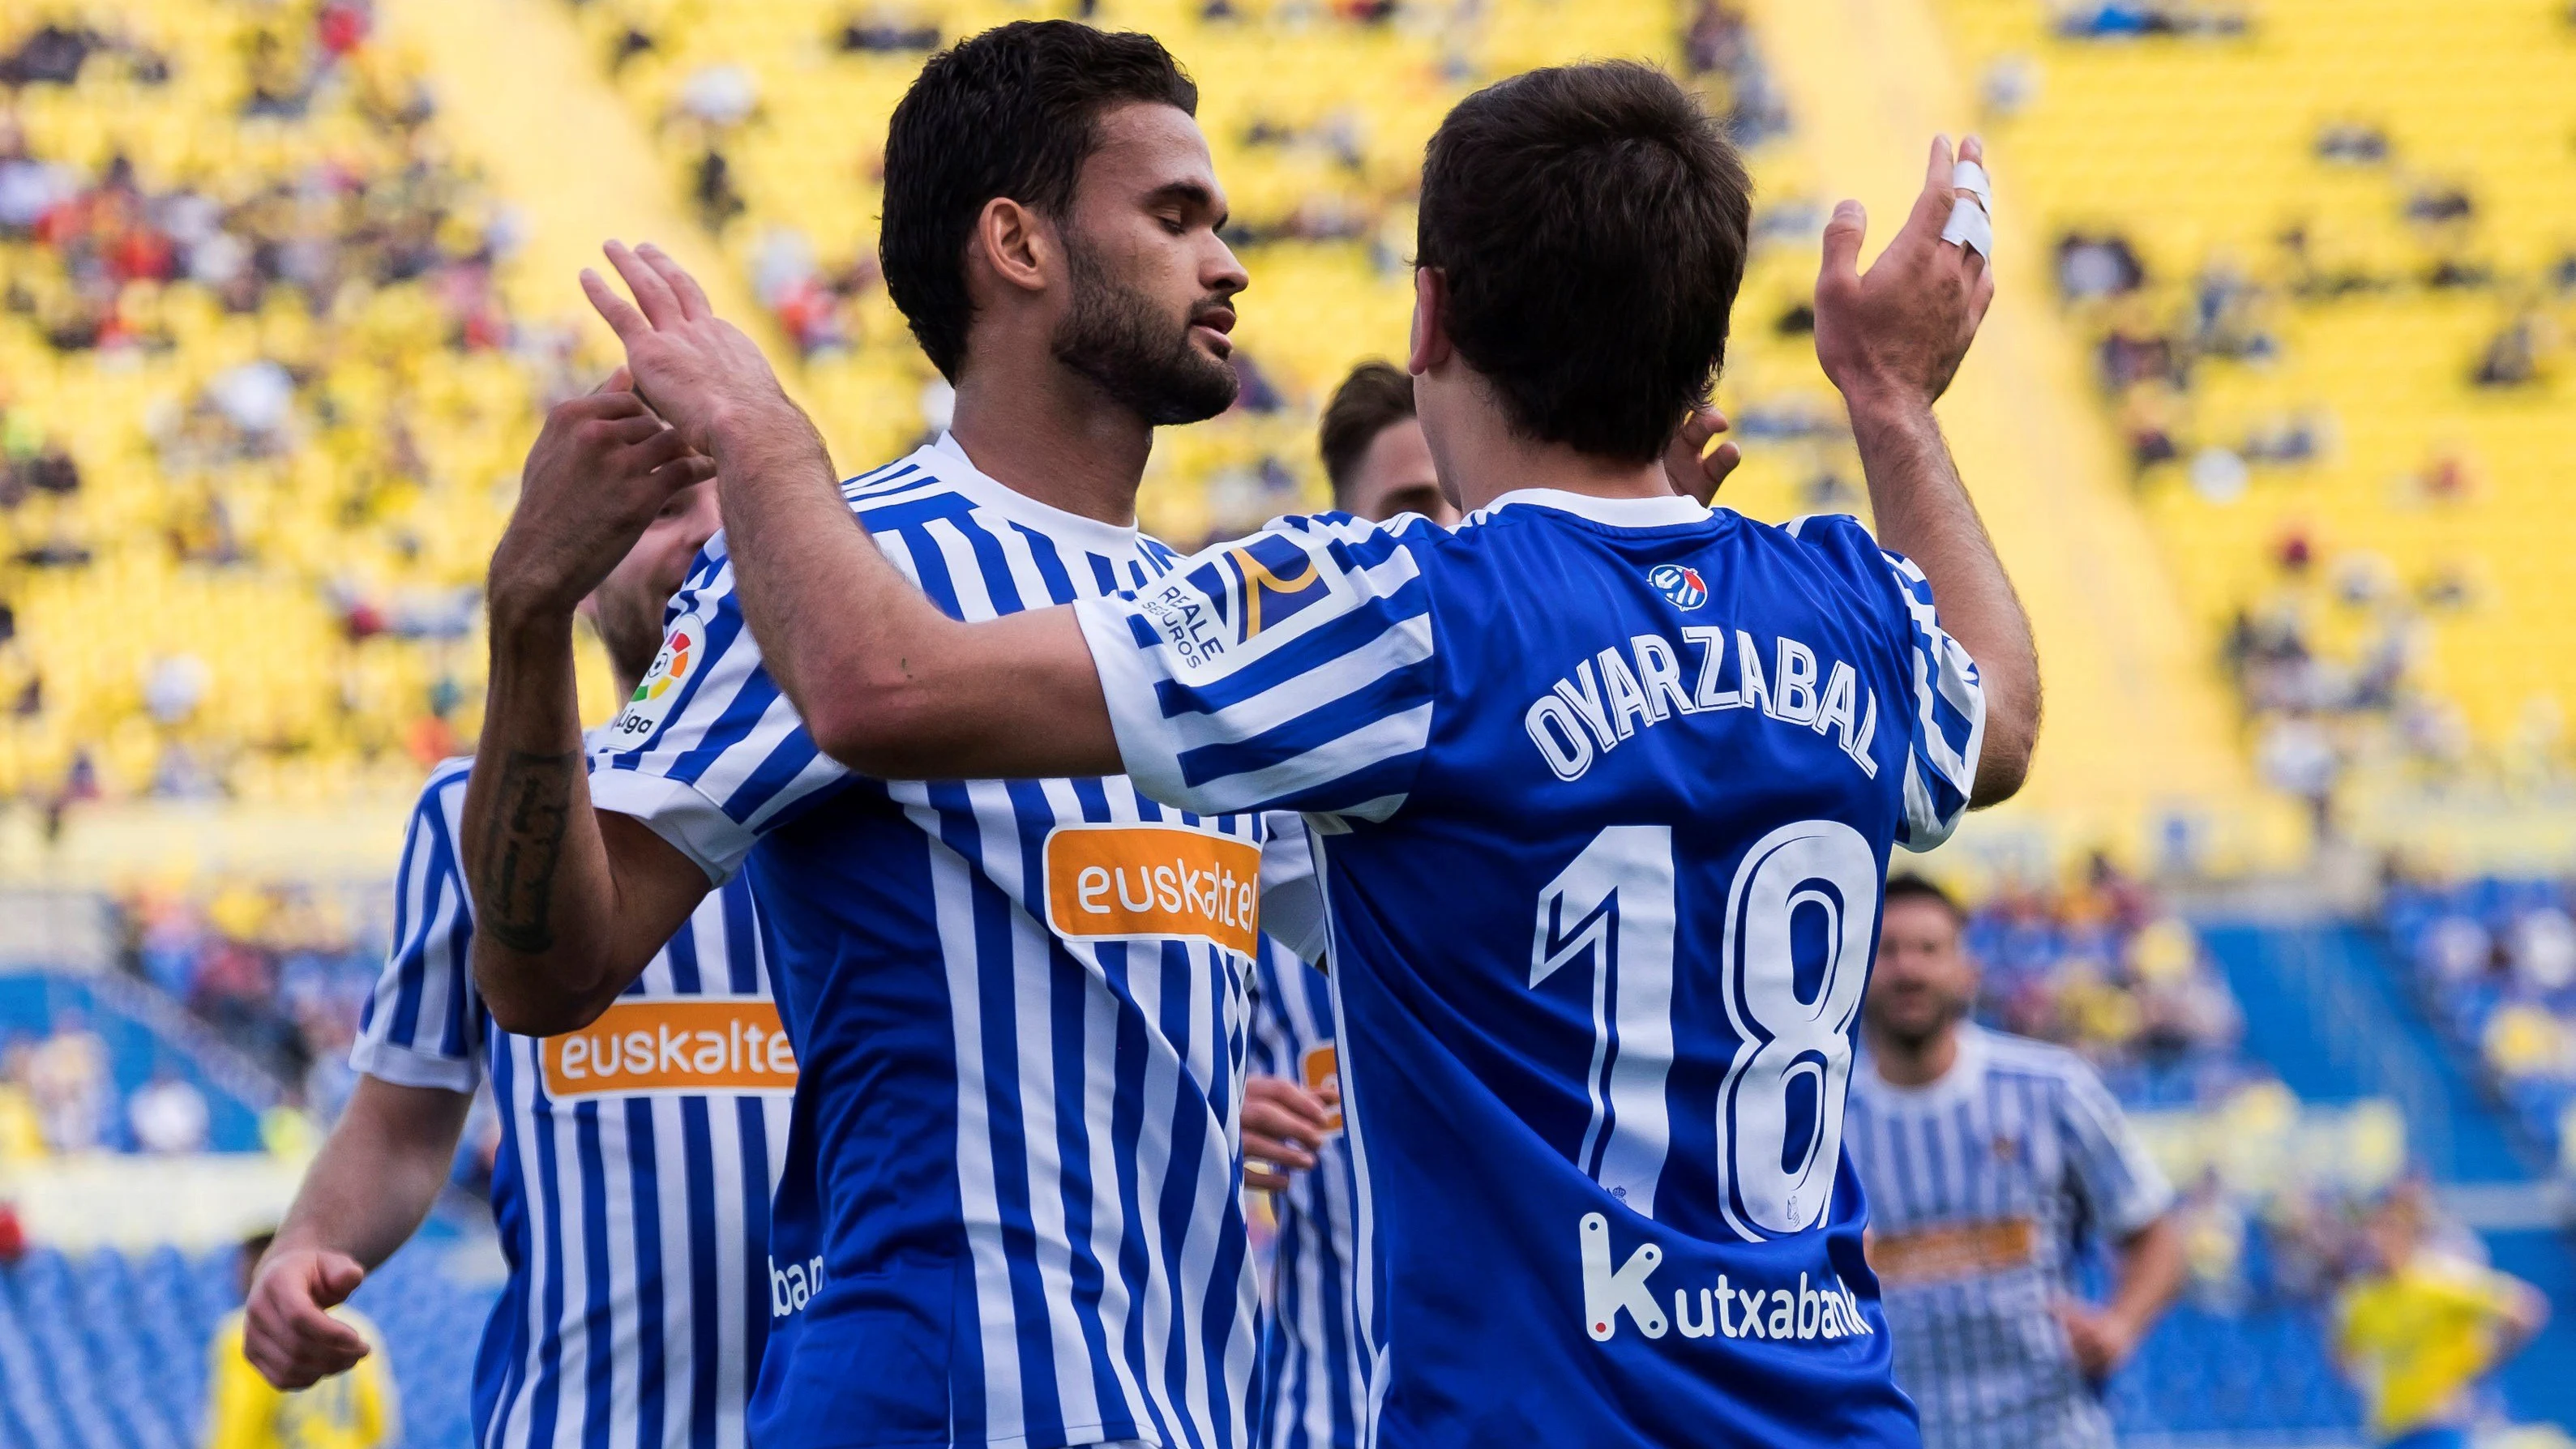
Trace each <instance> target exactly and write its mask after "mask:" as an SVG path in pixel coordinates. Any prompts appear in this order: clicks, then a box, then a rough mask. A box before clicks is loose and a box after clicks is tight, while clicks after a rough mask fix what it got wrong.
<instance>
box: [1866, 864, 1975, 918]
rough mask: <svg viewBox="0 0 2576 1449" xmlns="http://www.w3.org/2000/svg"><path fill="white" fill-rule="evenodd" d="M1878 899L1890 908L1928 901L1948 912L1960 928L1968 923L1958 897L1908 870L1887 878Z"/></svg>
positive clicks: (1965, 912)
mask: <svg viewBox="0 0 2576 1449" xmlns="http://www.w3.org/2000/svg"><path fill="white" fill-rule="evenodd" d="M1880 899H1881V900H1882V901H1883V902H1884V903H1885V905H1891V906H1892V905H1894V904H1896V903H1897V902H1898V901H1930V902H1931V903H1933V904H1934V905H1936V906H1939V907H1940V908H1941V909H1943V910H1945V911H1948V912H1949V913H1950V919H1951V920H1953V921H1956V922H1958V923H1959V924H1960V925H1962V926H1964V925H1966V924H1967V923H1968V913H1967V911H1966V910H1965V909H1964V908H1962V907H1961V906H1960V904H1959V900H1958V897H1956V896H1953V895H1951V894H1950V893H1949V892H1948V891H1945V890H1943V889H1941V888H1940V887H1939V886H1937V885H1934V884H1933V883H1932V881H1931V880H1930V879H1929V878H1928V877H1925V876H1919V875H1916V874H1915V873H1914V872H1912V871H1910V870H1908V871H1899V872H1897V873H1896V874H1894V875H1892V876H1889V877H1888V878H1887V889H1886V890H1885V891H1884V892H1882V893H1881V896H1880Z"/></svg>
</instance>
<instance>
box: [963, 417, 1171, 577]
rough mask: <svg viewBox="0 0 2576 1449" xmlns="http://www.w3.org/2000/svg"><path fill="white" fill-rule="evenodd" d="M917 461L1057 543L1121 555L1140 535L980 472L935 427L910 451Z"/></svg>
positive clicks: (984, 504) (1132, 528) (1130, 526)
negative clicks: (934, 433) (931, 436)
mask: <svg viewBox="0 0 2576 1449" xmlns="http://www.w3.org/2000/svg"><path fill="white" fill-rule="evenodd" d="M914 457H915V459H916V460H917V461H919V462H920V463H921V465H922V466H923V467H924V468H925V469H927V470H929V471H930V472H931V473H933V474H936V475H937V476H938V478H939V481H940V482H942V483H945V484H947V485H949V486H950V487H952V488H954V489H956V490H957V491H958V492H960V493H963V494H965V495H966V496H967V497H969V498H972V499H973V500H975V504H976V506H977V507H979V508H989V509H991V510H993V511H994V512H995V513H998V514H1000V515H1002V516H1003V517H1004V518H1007V519H1010V520H1011V521H1012V522H1014V523H1018V524H1022V525H1025V526H1026V527H1028V528H1029V529H1031V530H1033V531H1035V532H1037V533H1040V534H1043V535H1045V536H1046V537H1047V538H1049V539H1051V540H1053V541H1055V542H1056V543H1059V544H1066V543H1070V544H1076V545H1079V546H1081V547H1084V548H1089V549H1095V550H1097V551H1099V552H1101V553H1105V554H1113V555H1123V554H1124V553H1126V552H1128V551H1131V550H1133V549H1134V548H1135V547H1136V541H1137V540H1138V539H1139V538H1141V537H1143V534H1141V533H1140V532H1139V531H1138V530H1137V529H1136V527H1135V525H1133V524H1128V525H1125V526H1123V527H1122V526H1121V525H1118V524H1115V523H1103V522H1101V521H1100V520H1099V519H1097V518H1085V517H1084V516H1082V515H1081V514H1079V513H1068V512H1066V511H1065V510H1063V509H1061V508H1058V507H1056V506H1055V505H1054V504H1052V503H1041V502H1039V501H1038V500H1037V499H1035V498H1031V497H1030V496H1029V495H1027V494H1025V493H1022V492H1020V491H1019V490H1018V489H1016V488H1013V487H1012V486H1011V485H1009V484H1007V483H1004V482H1001V481H1000V480H998V479H995V478H991V477H988V476H986V475H985V473H984V471H983V470H982V469H980V468H978V467H976V466H975V461H974V460H973V459H971V458H969V457H967V456H966V450H965V449H964V448H963V447H960V446H959V445H958V442H957V436H956V435H955V434H954V433H951V432H949V431H947V430H946V429H944V428H943V429H941V430H940V434H939V439H938V441H936V442H933V443H928V444H925V445H924V446H923V447H922V449H921V451H920V452H919V453H917V454H915V455H914Z"/></svg>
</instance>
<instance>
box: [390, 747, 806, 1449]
mask: <svg viewBox="0 0 2576 1449" xmlns="http://www.w3.org/2000/svg"><path fill="white" fill-rule="evenodd" d="M471 763H472V762H471V761H469V760H450V761H448V762H446V763H445V764H442V765H440V766H439V767H438V768H437V769H436V770H435V771H433V772H432V773H431V775H430V778H429V784H428V786H427V787H426V788H425V789H423V790H422V792H421V797H420V804H419V805H418V806H417V807H416V808H415V809H414V811H413V812H412V819H411V827H410V833H409V835H408V837H407V838H406V839H405V841H404V843H403V854H402V869H401V875H400V877H399V879H398V880H397V882H396V886H397V890H398V892H399V894H398V896H397V908H396V911H395V917H394V940H395V945H394V951H393V955H392V958H391V959H390V960H388V961H387V962H386V963H385V970H384V974H383V977H382V978H381V979H380V980H379V981H378V982H377V983H376V990H375V994H374V996H372V997H371V998H369V1000H368V1002H367V1006H366V1011H365V1015H364V1018H363V1021H362V1024H361V1025H360V1027H359V1032H358V1041H357V1045H356V1046H355V1047H354V1048H353V1049H352V1050H351V1052H350V1062H351V1065H353V1066H354V1067H356V1069H357V1070H359V1071H362V1072H365V1073H366V1074H368V1075H369V1076H372V1077H376V1078H379V1079H381V1080H383V1081H387V1082H392V1083H395V1084H397V1085H401V1086H408V1087H435V1088H439V1089H442V1090H445V1091H452V1092H471V1091H473V1090H474V1089H475V1086H476V1084H477V1082H478V1081H479V1080H481V1079H482V1078H483V1077H485V1076H486V1075H488V1076H489V1077H490V1079H491V1083H492V1094H493V1096H494V1098H495V1099H496V1101H497V1103H498V1105H499V1107H500V1109H501V1110H500V1121H501V1146H500V1152H499V1155H498V1157H497V1158H496V1160H495V1161H494V1163H493V1168H492V1209H493V1214H494V1216H495V1218H497V1219H498V1221H499V1224H500V1231H501V1250H502V1253H503V1256H504V1257H505V1258H507V1259H508V1261H509V1265H510V1277H509V1283H508V1286H507V1287H506V1288H504V1289H503V1290H502V1293H501V1298H500V1301H499V1302H498V1303H496V1304H495V1305H494V1306H493V1309H492V1317H491V1320H490V1322H489V1323H487V1324H486V1325H485V1327H484V1330H483V1346H482V1350H481V1352H480V1353H479V1354H478V1356H477V1357H476V1360H475V1366H474V1424H475V1435H476V1444H477V1445H478V1449H741V1446H742V1445H743V1444H744V1443H745V1442H746V1441H745V1436H744V1428H743V1415H744V1407H745V1404H746V1403H747V1401H748V1399H749V1397H750V1393H751V1388H752V1381H753V1372H754V1368H755V1366H756V1365H757V1364H758V1363H759V1360H760V1350H761V1342H762V1340H763V1338H764V1337H766V1335H767V1333H768V1330H769V1283H768V1278H767V1274H766V1271H765V1262H766V1258H767V1253H768V1235H769V1196H770V1192H771V1189H772V1188H773V1187H774V1185H775V1184H776V1182H777V1179H778V1172H779V1167H780V1163H781V1160H782V1158H783V1156H784V1154H785V1152H786V1147H787V1120H788V1102H789V1092H790V1090H791V1089H792V1087H793V1085H794V1083H795V1080H796V1060H795V1056H794V1053H793V1052H792V1051H791V1050H790V1047H789V1043H788V1038H787V1035H786V1033H785V1032H784V1031H783V1030H782V1029H781V1027H780V1024H779V1021H778V1014H777V1011H776V1008H775V1007H774V1006H773V1005H772V1004H771V1000H770V993H769V979H768V977H769V963H768V953H767V951H766V949H765V947H764V945H763V942H762V929H763V928H762V925H761V921H760V918H759V914H758V912H757V911H756V910H755V909H754V908H753V905H752V899H751V892H750V889H749V887H748V884H747V883H744V882H735V883H734V884H732V885H728V886H727V887H726V888H725V889H723V890H721V891H718V892H715V893H713V894H711V895H709V896H708V897H707V899H706V901H705V902H704V903H703V904H701V905H700V906H699V907H698V910H697V912H696V914H694V915H692V916H691V917H690V918H689V921H688V924H687V925H686V926H684V927H682V928H681V930H680V932H679V934H678V935H676V936H673V937H672V938H671V942H670V944H669V945H667V946H665V947H663V948H662V950H661V952H660V953H659V954H658V955H656V956H655V957H654V958H653V961H652V964H651V965H649V966H647V967H646V968H645V970H644V974H643V975H642V976H640V977H638V978H637V979H636V981H635V984H634V985H632V986H630V987H628V988H627V990H626V993H625V994H624V995H623V996H620V997H619V998H618V999H617V1000H616V1002H614V1003H613V1004H611V1005H610V1006H609V1008H608V1010H607V1011H606V1012H604V1013H602V1015H601V1016H600V1018H599V1020H597V1021H595V1022H593V1023H592V1024H591V1025H590V1026H588V1027H586V1028H584V1029H583V1030H581V1031H577V1032H573V1033H570V1034H567V1035H565V1036H559V1037H550V1038H546V1039H544V1040H538V1039H536V1038H532V1037H524V1036H517V1035H514V1034H512V1033H509V1032H505V1031H502V1030H500V1029H499V1028H498V1027H496V1026H494V1025H493V1024H492V1018H491V1015H490V1013H488V1012H487V1011H486V1010H485V1009H484V1006H483V1001H482V998H481V996H480V995H478V994H477V993H476V991H475V989H474V980H473V975H472V972H471V969H470V967H469V965H468V960H467V957H468V949H469V946H470V944H471V941H472V938H473V930H474V921H473V914H472V900H471V898H470V896H469V895H468V894H467V891H466V887H465V880H464V875H463V872H462V869H461V867H460V864H459V855H458V851H457V840H458V834H459V831H460V830H461V829H462V821H463V817H464V811H465V778H466V769H467V766H468V765H470V764H471Z"/></svg>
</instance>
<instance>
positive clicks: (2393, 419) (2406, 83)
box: [1938, 0, 2576, 852]
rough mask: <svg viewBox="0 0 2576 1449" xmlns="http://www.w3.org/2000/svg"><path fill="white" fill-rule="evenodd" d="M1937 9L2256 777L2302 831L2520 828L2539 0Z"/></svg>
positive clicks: (2540, 421) (2547, 782) (2564, 167)
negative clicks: (2287, 799) (2305, 812)
mask: <svg viewBox="0 0 2576 1449" xmlns="http://www.w3.org/2000/svg"><path fill="white" fill-rule="evenodd" d="M1938 9H1939V11H1940V13H1941V14H1942V16H1943V17H1944V18H1945V20H1946V22H1947V29H1948V32H1949V35H1950V38H1951V40H1952V43H1953V45H1954V48H1955V51H1956V55H1957V59H1958V62H1959V64H1960V65H1961V66H1962V67H1963V68H1964V69H1965V71H1966V72H1967V73H1968V74H1969V75H1971V76H1973V77H1975V83H1976V87H1977V100H1978V103H1979V106H1980V108H1981V110H1982V117H1981V122H1982V124H1983V126H1984V127H1985V128H1986V130H1987V131H1988V133H1989V135H1990V136H1991V137H1992V139H1993V143H1994V145H1995V147H1996V152H1997V155H1998V156H1999V157H2000V158H2002V164H2003V165H2004V166H2005V167H2006V168H2007V169H2006V171H2005V172H2004V174H2005V175H2008V176H2010V177H2011V178H2012V182H2011V186H2012V195H2013V197H2014V198H2015V199H2016V200H2017V201H2018V202H2020V203H2021V204H2023V205H2026V206H2029V207H2031V208H2034V209H2036V211H2037V212H2038V213H2039V214H2040V216H2041V218H2042V225H2043V227H2044V235H2045V237H2046V239H2047V241H2048V243H2049V245H2050V247H2051V249H2052V251H2051V263H2052V265H2053V266H2054V269H2055V277H2054V286H2055V290H2056V292H2057V293H2058V298H2059V302H2060V305H2061V306H2062V307H2063V309H2064V313H2065V316H2066V318H2067V320H2068V322H2069V324H2070V325H2071V326H2073V327H2074V328H2075V329H2076V330H2077V331H2078V333H2079V335H2080V337H2081V339H2082V340H2083V341H2084V343H2085V345H2086V347H2087V349H2088V353H2089V366H2090V370H2091V371H2092V373H2093V374H2094V379H2093V380H2094V386H2095V388H2096V390H2097V392H2098V395H2099V397H2100V400H2101V415H2102V417H2103V419H2104V420H2105V423H2106V424H2107V425H2108V426H2109V427H2111V428H2113V429H2114V430H2116V433H2117V435H2118V436H2117V441H2118V444H2119V446H2120V448H2121V450H2122V451H2123V453H2124V454H2125V456H2126V459H2127V462H2128V466H2129V470H2130V472H2131V474H2132V476H2133V479H2134V487H2135V490H2136V493H2137V496H2138V498H2139V500H2140V502H2141V504H2142V505H2143V507H2144V509H2145V512H2146V514H2147V516H2148V518H2149V519H2150V520H2151V522H2152V526H2153V528H2154V531H2155V533H2156V535H2157V537H2158V538H2159V539H2161V541H2162V543H2163V546H2164V554H2165V558H2166V560H2167V563H2168V566H2169V568H2170V569H2171V571H2172V573H2173V575H2174V577H2175V578H2176V580H2177V582H2178V585H2179V587H2180V589H2181V591H2182V595H2183V600H2184V605H2185V608H2186V609H2187V610H2188V612H2189V613H2190V615H2191V616H2192V618H2193V619H2194V620H2195V621H2196V623H2197V625H2198V627H2199V629H2200V631H2201V633H2202V636H2203V638H2204V639H2205V641H2206V650H2207V657H2208V658H2209V659H2211V660H2214V661H2217V662H2218V664H2219V666H2220V667H2221V668H2223V669H2224V670H2225V671H2226V673H2227V674H2228V675H2229V677H2230V678H2231V679H2232V681H2233V683H2234V684H2235V686H2236V692H2237V695H2238V698H2239V699H2240V701H2241V705H2242V714H2243V721H2244V723H2243V733H2244V737H2245V740H2246V745H2247V748H2248V749H2249V750H2250V751H2251V753H2252V755H2253V757H2254V758H2255V759H2256V761H2257V762H2258V764H2259V766H2260V768H2261V769H2262V771H2263V773H2264V774H2265V776H2266V777H2267V778H2268V779H2269V780H2270V782H2271V783H2273V784H2274V785H2275V786H2277V787H2278V788H2280V789H2282V790H2284V791H2287V792H2288V793H2290V794H2292V795H2294V796H2297V797H2300V798H2302V799H2304V800H2306V801H2307V802H2308V804H2309V808H2310V809H2311V810H2312V812H2313V813H2314V816H2315V818H2316V820H2317V822H2318V823H2319V825H2320V827H2321V828H2323V829H2325V830H2328V831H2333V830H2338V829H2339V830H2343V831H2347V832H2351V833H2354V834H2357V835H2362V836H2365V837H2369V838H2372V839H2376V840H2379V841H2383V842H2387V841H2394V840H2397V839H2405V840H2407V841H2408V842H2409V844H2410V845H2411V846H2412V847H2414V848H2415V849H2417V850H2419V851H2422V850H2436V849H2438V850H2446V851H2452V852H2457V851H2463V850H2483V851H2493V850H2496V849H2502V848H2509V847H2510V846H2511V845H2513V844H2515V843H2516V841H2515V837H2514V836H2513V834H2511V833H2510V831H2509V827H2512V826H2516V825H2519V826H2520V827H2521V833H2522V834H2523V835H2525V836H2527V835H2528V834H2529V833H2530V831H2531V830H2532V829H2534V828H2538V827H2535V826H2534V825H2533V824H2532V822H2531V819H2530V816H2531V812H2530V811H2529V810H2528V809H2527V808H2526V809H2520V810H2517V809H2513V808H2512V807H2514V806H2515V805H2517V804H2520V805H2525V806H2527V805H2528V804H2529V802H2530V801H2532V800H2533V799H2534V798H2535V797H2539V796H2547V798H2551V799H2556V798H2558V797H2559V795H2563V790H2564V783H2563V782H2564V778H2565V765H2566V727H2565V716H2566V710H2567V707H2568V705H2569V703H2570V701H2571V700H2576V655H2571V654H2570V653H2569V652H2568V651H2567V650H2566V649H2565V648H2563V647H2559V646H2558V645H2557V644H2556V642H2555V638H2556V635H2557V633H2558V632H2559V630H2560V620H2561V619H2562V618H2563V615H2564V612H2565V608H2566V603H2567V596H2566V582H2565V571H2564V570H2563V569H2562V568H2560V567H2559V565H2558V562H2557V561H2558V559H2559V558H2560V557H2561V555H2563V554H2564V552H2565V551H2566V545H2567V544H2568V542H2569V533H2568V527H2569V526H2568V523H2567V521H2566V513H2565V510H2564V509H2563V508H2561V507H2559V506H2558V503H2557V500H2556V497H2555V494H2554V490H2553V486H2552V485H2553V484H2554V482H2555V478H2556V475H2557V472H2558V470H2559V467H2560V464H2561V462H2562V460H2563V459H2564V458H2565V457H2566V456H2567V455H2568V453H2569V451H2570V447H2571V445H2572V444H2576V432H2571V428H2576V412H2571V410H2570V409H2569V408H2568V407H2567V406H2566V398H2567V396H2568V394H2567V391H2566V387H2567V379H2566V376H2565V372H2566V369H2565V367H2564V365H2563V360H2562V357H2561V353H2560V346H2561V344H2560V342H2559V338H2560V335H2561V332H2562V330H2563V328H2562V324H2563V322H2564V320H2565V316H2566V307H2567V302H2568V298H2569V296H2570V288H2571V285H2576V265H2571V261H2570V253H2569V250H2568V248H2569V245H2570V240H2571V239H2570V237H2569V235H2568V233H2567V230H2566V217H2567V216H2568V214H2569V209H2570V202H2571V200H2576V167H2571V166H2570V164H2569V161H2568V154H2567V147H2566V140H2565V130H2566V126H2567V122H2568V114H2567V110H2566V104H2565V101H2566V97H2567V96H2568V94H2570V82H2571V81H2576V26H2572V25H2571V23H2570V20H2569V18H2568V14H2567V10H2566V7H2564V6H2561V5H2556V4H2550V3H2545V0H2522V3H2497V4H2482V5H2476V6H2468V7H2448V6H2427V5H2420V4H2409V3H2403V0H2358V3H2354V0H2267V3H2261V4H2246V3H2225V0H2221V3H2208V4H2202V3H2180V0H2175V3H2166V0H2144V3H2128V0H2122V3H2115V4H2101V5H2095V4H2089V3H2087V4H2054V5H2042V4H2036V3H2030V0H1940V3H1939V6H1938ZM2433 787H2440V789H2439V790H2437V789H2435V788H2433ZM2553 790H2554V791H2557V792H2558V795H2549V794H2548V792H2550V791H2553ZM2445 792H2447V794H2448V795H2449V797H2450V798H2449V800H2448V801H2445V800H2444V799H2442V798H2441V796H2442V794H2443V793H2445ZM2499 807H2503V808H2499ZM2563 813H2564V812H2563V810H2562V811H2560V812H2559V815H2560V816H2562V817H2563ZM2550 828H2551V829H2552V830H2553V833H2551V834H2549V836H2548V839H2549V840H2550V841H2552V842H2554V843H2555V845H2556V847H2557V848H2561V849H2563V845H2564V842H2563V839H2562V838H2561V836H2560V834H2558V833H2555V832H2554V827H2550ZM2526 848H2528V847H2526Z"/></svg>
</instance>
